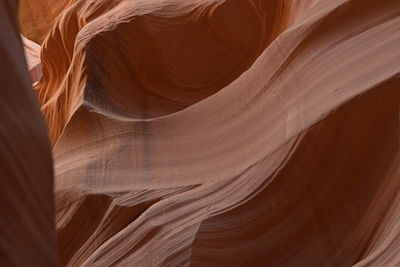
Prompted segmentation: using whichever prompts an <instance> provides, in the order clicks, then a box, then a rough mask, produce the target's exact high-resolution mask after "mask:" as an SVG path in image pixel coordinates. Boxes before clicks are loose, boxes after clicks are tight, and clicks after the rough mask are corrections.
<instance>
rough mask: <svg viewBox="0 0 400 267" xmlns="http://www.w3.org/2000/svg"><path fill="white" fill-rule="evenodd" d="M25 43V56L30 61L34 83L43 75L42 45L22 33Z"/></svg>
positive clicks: (30, 70)
mask: <svg viewBox="0 0 400 267" xmlns="http://www.w3.org/2000/svg"><path fill="white" fill-rule="evenodd" d="M21 38H22V43H23V44H24V51H25V58H26V61H27V63H28V71H29V75H30V76H31V80H32V83H35V82H37V81H38V80H39V79H40V76H41V75H42V64H41V63H40V45H38V44H37V43H35V42H32V41H31V40H29V39H27V38H25V37H24V36H23V35H21Z"/></svg>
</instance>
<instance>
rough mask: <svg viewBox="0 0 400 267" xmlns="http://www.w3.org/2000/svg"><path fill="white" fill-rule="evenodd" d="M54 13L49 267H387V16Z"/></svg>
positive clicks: (399, 159)
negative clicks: (53, 235) (53, 238)
mask: <svg viewBox="0 0 400 267" xmlns="http://www.w3.org/2000/svg"><path fill="white" fill-rule="evenodd" d="M57 10H58V11H57V12H58V13H57V12H56V11H54V12H55V13H57V14H58V15H57V18H58V20H57V22H56V23H55V24H54V26H53V27H52V29H51V30H50V32H49V33H48V35H47V37H46V38H45V40H44V42H43V43H42V45H41V64H42V75H41V77H40V80H39V81H38V83H37V84H35V86H34V87H35V91H36V92H37V94H38V98H39V102H40V104H41V107H42V111H43V114H44V116H45V119H46V121H47V125H48V129H49V134H50V139H51V142H52V145H53V157H54V165H55V201H56V203H55V205H56V229H57V237H58V247H59V252H58V258H59V263H60V265H61V266H92V265H96V266H110V265H113V266H114V265H116V266H182V265H191V266H349V265H355V266H396V265H398V264H400V251H399V250H400V249H399V248H400V246H399V242H400V239H399V227H400V224H399V220H398V217H399V216H400V210H399V209H400V205H399V201H400V199H399V198H400V191H399V186H400V153H399V148H400V147H399V145H400V127H399V126H400V117H399V114H400V112H399V110H400V49H399V48H400V31H399V29H400V2H399V1H398V0H381V1H374V0H303V1H302V0H297V1H289V0H274V1H261V0H225V1H224V0H195V1H190V2H188V1H183V0H164V1H140V0H138V1H128V0H109V1H106V0H102V1H89V0H79V1H70V2H68V4H65V6H63V8H62V9H57ZM23 28H24V27H23ZM44 32H45V31H44ZM27 37H28V38H32V36H29V35H27Z"/></svg>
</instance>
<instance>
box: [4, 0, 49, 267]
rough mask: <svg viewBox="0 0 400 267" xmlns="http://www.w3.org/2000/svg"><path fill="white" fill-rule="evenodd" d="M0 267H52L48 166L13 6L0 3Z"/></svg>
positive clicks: (45, 141) (42, 124)
mask: <svg viewBox="0 0 400 267" xmlns="http://www.w3.org/2000/svg"><path fill="white" fill-rule="evenodd" d="M0 20H1V23H0V35H1V38H0V58H1V60H0V80H1V86H0V237H1V238H0V266H21V267H22V266H56V264H57V242H56V231H55V220H54V217H55V213H54V200H53V165H52V157H51V147H50V141H49V138H48V134H47V131H46V124H45V121H44V119H43V116H42V114H41V113H40V106H39V104H38V101H37V98H36V95H35V93H34V91H33V89H32V86H31V84H32V83H31V80H30V78H29V74H28V71H27V64H26V61H25V58H24V48H23V45H22V40H21V37H20V34H19V30H18V23H17V5H16V1H11V0H3V1H1V2H0Z"/></svg>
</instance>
